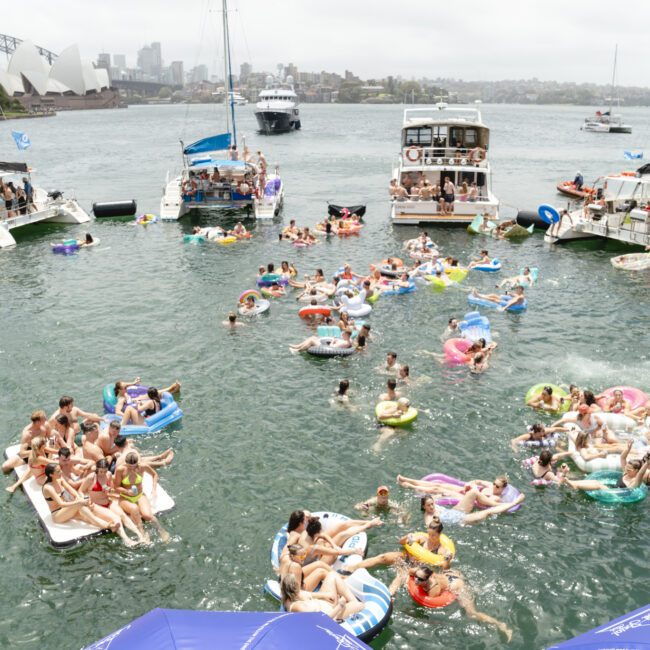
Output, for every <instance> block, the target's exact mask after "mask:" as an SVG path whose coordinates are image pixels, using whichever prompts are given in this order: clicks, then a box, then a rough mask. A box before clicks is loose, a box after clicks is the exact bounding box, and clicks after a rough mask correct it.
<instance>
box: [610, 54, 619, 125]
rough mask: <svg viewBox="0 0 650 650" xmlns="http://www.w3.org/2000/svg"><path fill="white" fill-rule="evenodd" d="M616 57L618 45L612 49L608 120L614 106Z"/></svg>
mask: <svg viewBox="0 0 650 650" xmlns="http://www.w3.org/2000/svg"><path fill="white" fill-rule="evenodd" d="M617 55H618V43H616V47H615V48H614V69H613V70H612V89H611V91H610V93H609V119H610V120H611V119H612V108H613V105H614V84H615V83H616V57H617Z"/></svg>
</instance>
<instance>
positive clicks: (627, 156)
mask: <svg viewBox="0 0 650 650" xmlns="http://www.w3.org/2000/svg"><path fill="white" fill-rule="evenodd" d="M623 156H624V157H625V160H643V151H641V152H639V153H632V152H631V151H624V152H623Z"/></svg>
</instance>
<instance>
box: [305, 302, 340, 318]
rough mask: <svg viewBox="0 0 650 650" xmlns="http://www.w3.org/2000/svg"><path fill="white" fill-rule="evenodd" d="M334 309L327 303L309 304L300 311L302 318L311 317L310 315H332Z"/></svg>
mask: <svg viewBox="0 0 650 650" xmlns="http://www.w3.org/2000/svg"><path fill="white" fill-rule="evenodd" d="M331 315H332V310H331V309H330V308H329V307H327V306H325V305H307V306H306V307H303V308H302V309H301V310H300V311H299V312H298V316H300V318H309V316H331Z"/></svg>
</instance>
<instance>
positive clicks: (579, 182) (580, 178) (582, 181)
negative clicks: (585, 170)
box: [573, 171, 585, 192]
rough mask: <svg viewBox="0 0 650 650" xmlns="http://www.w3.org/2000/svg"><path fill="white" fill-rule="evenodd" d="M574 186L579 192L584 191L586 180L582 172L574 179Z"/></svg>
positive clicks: (577, 173)
mask: <svg viewBox="0 0 650 650" xmlns="http://www.w3.org/2000/svg"><path fill="white" fill-rule="evenodd" d="M573 184H574V185H575V188H576V190H578V192H581V191H582V186H583V185H584V184H585V179H584V178H583V176H582V174H581V173H580V171H577V172H576V177H575V178H574V179H573Z"/></svg>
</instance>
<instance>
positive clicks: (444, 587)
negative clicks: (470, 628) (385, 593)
mask: <svg viewBox="0 0 650 650" xmlns="http://www.w3.org/2000/svg"><path fill="white" fill-rule="evenodd" d="M412 575H413V580H414V582H415V584H416V586H418V587H419V588H420V589H421V590H422V591H423V592H425V593H426V595H427V596H431V597H434V598H435V597H436V596H439V595H440V594H442V593H443V592H445V591H450V592H451V593H452V594H454V595H455V596H456V600H457V602H458V604H459V605H460V607H461V608H462V609H464V610H465V613H466V614H467V615H468V616H469V617H470V618H473V619H475V620H477V621H480V622H481V623H485V624H487V625H493V626H494V627H496V628H497V629H498V630H499V631H500V632H501V633H502V634H503V635H504V636H505V637H506V639H507V641H508V642H510V640H511V639H512V630H511V629H510V628H509V627H508V626H507V625H506V624H505V623H502V622H501V621H498V620H497V619H496V618H494V617H492V616H490V615H489V614H485V613H484V612H479V611H478V610H477V609H476V604H475V602H474V597H473V595H472V592H471V591H470V589H469V586H468V585H467V583H466V582H465V577H464V576H463V574H462V573H461V572H460V571H456V570H453V571H451V570H448V569H444V570H443V571H442V572H440V573H435V572H434V571H433V569H431V568H430V567H428V566H418V567H417V568H416V569H414V570H412Z"/></svg>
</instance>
